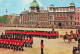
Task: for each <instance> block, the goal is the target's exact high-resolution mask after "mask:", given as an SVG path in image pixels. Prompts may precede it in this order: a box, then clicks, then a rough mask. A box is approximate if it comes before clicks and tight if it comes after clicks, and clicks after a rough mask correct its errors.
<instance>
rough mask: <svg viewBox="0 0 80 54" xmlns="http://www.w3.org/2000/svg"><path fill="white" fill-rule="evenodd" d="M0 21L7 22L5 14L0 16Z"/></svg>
mask: <svg viewBox="0 0 80 54" xmlns="http://www.w3.org/2000/svg"><path fill="white" fill-rule="evenodd" d="M0 21H2V22H3V23H8V22H9V20H8V19H7V18H6V16H0Z"/></svg>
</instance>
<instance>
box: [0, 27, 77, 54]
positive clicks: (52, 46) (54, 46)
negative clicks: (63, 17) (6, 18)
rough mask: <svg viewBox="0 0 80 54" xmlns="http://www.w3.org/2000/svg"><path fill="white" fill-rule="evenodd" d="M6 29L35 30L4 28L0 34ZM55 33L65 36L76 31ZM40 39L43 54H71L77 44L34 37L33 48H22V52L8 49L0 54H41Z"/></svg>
mask: <svg viewBox="0 0 80 54" xmlns="http://www.w3.org/2000/svg"><path fill="white" fill-rule="evenodd" d="M6 29H25V30H26V29H29V30H32V29H33V30H36V29H35V28H11V27H10V28H9V27H8V28H6V27H3V28H2V27H0V34H1V33H2V32H4V31H5V30H6ZM37 30H49V31H50V30H52V29H50V28H47V29H42V28H37ZM55 30H56V31H59V34H60V35H63V34H65V32H66V31H68V33H69V32H70V31H71V30H73V31H74V33H75V31H76V29H55ZM41 39H43V40H44V54H72V50H73V46H77V44H78V43H75V41H74V40H73V42H72V43H71V44H69V43H67V42H68V41H67V40H66V43H64V41H63V39H62V38H58V39H46V38H38V37H34V38H33V42H34V44H33V48H26V47H24V51H13V50H9V49H3V48H1V49H0V54H41V53H40V52H41V49H40V41H41Z"/></svg>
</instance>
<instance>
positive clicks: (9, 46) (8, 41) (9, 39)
mask: <svg viewBox="0 0 80 54" xmlns="http://www.w3.org/2000/svg"><path fill="white" fill-rule="evenodd" d="M8 49H10V37H9V39H8Z"/></svg>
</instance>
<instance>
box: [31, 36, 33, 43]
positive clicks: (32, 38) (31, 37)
mask: <svg viewBox="0 0 80 54" xmlns="http://www.w3.org/2000/svg"><path fill="white" fill-rule="evenodd" d="M31 40H32V44H33V36H31Z"/></svg>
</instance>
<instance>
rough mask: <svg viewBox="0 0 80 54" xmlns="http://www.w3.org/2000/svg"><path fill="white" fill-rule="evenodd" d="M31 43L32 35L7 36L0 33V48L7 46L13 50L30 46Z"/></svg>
mask: <svg viewBox="0 0 80 54" xmlns="http://www.w3.org/2000/svg"><path fill="white" fill-rule="evenodd" d="M32 43H33V37H32V36H30V37H28V36H27V38H26V39H25V38H17V39H15V38H11V37H7V36H6V35H3V33H2V35H1V37H0V48H8V49H14V50H16V51H17V50H22V51H23V50H24V49H23V47H24V46H25V47H29V48H32Z"/></svg>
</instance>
